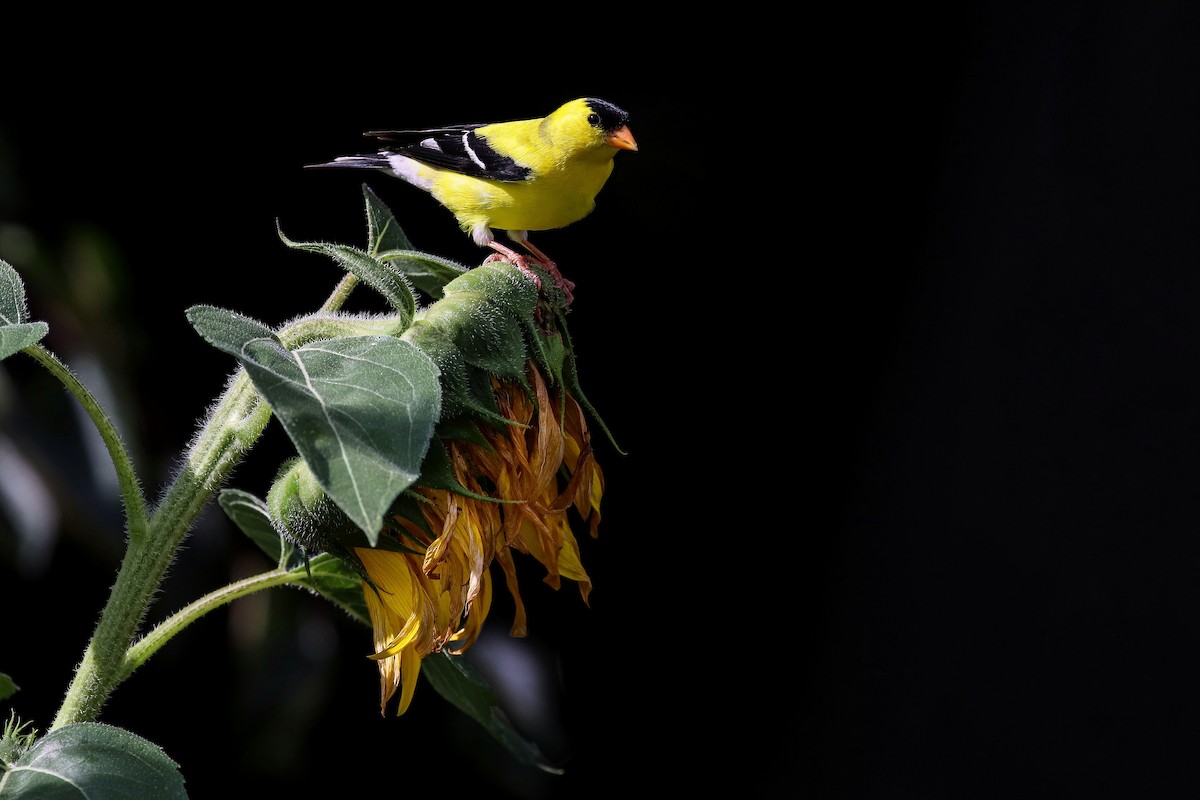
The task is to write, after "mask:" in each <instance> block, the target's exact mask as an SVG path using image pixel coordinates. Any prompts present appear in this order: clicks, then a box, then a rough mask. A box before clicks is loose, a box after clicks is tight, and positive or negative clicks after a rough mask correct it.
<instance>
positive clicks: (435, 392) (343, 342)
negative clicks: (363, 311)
mask: <svg viewBox="0 0 1200 800" xmlns="http://www.w3.org/2000/svg"><path fill="white" fill-rule="evenodd" d="M188 319H189V321H190V322H191V323H192V326H193V327H195V328H196V330H197V331H199V333H200V335H201V336H203V337H204V338H205V339H207V340H208V341H209V342H210V343H211V344H212V345H213V346H215V347H216V348H217V349H219V350H222V351H224V352H226V353H229V354H230V355H232V356H234V357H235V358H236V359H238V361H239V362H241V364H242V366H244V367H245V368H246V372H247V373H249V375H250V379H251V380H252V381H253V382H254V385H255V387H257V388H258V390H259V391H260V392H262V394H263V397H265V398H266V400H267V402H268V403H269V404H270V406H271V409H272V411H273V412H274V413H275V415H276V416H277V417H278V418H279V421H280V422H281V423H282V425H283V427H284V430H285V431H287V434H288V436H289V437H290V438H291V440H292V444H294V445H295V446H296V450H297V452H299V454H300V456H301V457H302V458H303V459H304V461H305V463H306V464H308V467H309V469H311V470H312V473H313V475H315V476H316V478H317V481H318V482H319V483H320V485H321V488H322V489H324V490H325V492H326V493H327V494H328V495H329V497H330V499H332V500H333V501H334V503H336V504H337V506H338V507H339V508H340V509H342V511H344V512H345V513H346V515H347V516H348V517H350V519H352V520H353V521H354V523H355V524H356V525H358V526H359V528H360V529H362V531H363V533H364V534H366V539H367V541H368V542H369V543H370V544H371V545H372V546H373V545H375V543H376V542H377V541H378V538H379V530H380V528H381V527H382V525H383V515H384V514H385V513H386V512H387V510H388V507H389V506H390V505H391V504H392V501H393V500H395V499H396V496H397V495H399V494H400V492H402V491H404V490H405V489H407V488H408V487H409V486H411V485H412V484H413V483H414V482H415V481H416V480H417V478H418V477H420V469H421V461H422V459H424V457H425V452H426V450H427V449H428V447H429V442H430V439H431V438H432V436H433V430H434V425H435V424H436V422H437V420H438V416H439V414H440V410H441V388H440V386H439V384H438V370H437V367H436V366H435V365H434V363H433V361H432V360H431V359H430V358H429V357H428V356H427V355H425V354H424V353H423V352H421V350H420V349H419V348H417V347H416V346H414V345H412V344H409V343H408V342H404V341H401V340H400V339H396V338H392V337H388V336H355V337H348V338H342V339H328V340H324V341H317V342H312V343H310V344H306V345H304V346H302V347H299V348H297V349H296V350H294V351H289V350H287V349H285V348H284V347H283V345H282V344H281V343H280V341H279V338H278V337H277V336H276V335H275V334H274V333H273V332H272V331H271V330H270V329H269V328H268V327H267V326H265V325H264V324H262V323H261V322H258V321H256V320H253V319H250V318H249V317H244V316H242V315H240V314H237V313H235V312H232V311H225V310H223V309H218V308H213V307H211V306H194V307H192V308H191V309H189V310H188Z"/></svg>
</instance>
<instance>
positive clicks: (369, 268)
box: [279, 231, 417, 320]
mask: <svg viewBox="0 0 1200 800" xmlns="http://www.w3.org/2000/svg"><path fill="white" fill-rule="evenodd" d="M279 238H280V239H282V240H283V243H284V244H286V245H287V246H288V247H291V248H293V249H295V250H308V251H309V252H312V253H321V254H322V255H326V256H329V257H330V258H332V259H333V260H334V261H336V262H337V263H338V264H340V265H341V266H342V267H343V268H345V269H346V270H347V271H349V272H351V273H353V274H355V275H357V276H358V277H359V278H361V279H362V280H363V282H365V283H366V284H367V285H368V286H370V287H371V288H372V289H374V290H375V291H377V292H379V293H380V294H381V295H383V297H384V299H386V300H387V301H388V303H390V304H391V306H392V308H394V309H396V310H397V311H399V312H400V313H401V314H403V315H404V316H405V319H406V320H411V319H412V317H413V314H415V313H416V310H417V301H416V299H415V298H414V297H413V293H412V288H411V287H410V286H409V285H408V280H407V279H406V278H405V277H404V276H403V275H402V274H401V273H400V271H399V270H397V269H394V268H392V267H391V266H389V265H387V264H385V263H384V262H382V261H380V260H378V259H376V258H374V257H372V256H371V255H370V254H368V253H365V252H363V251H362V250H359V249H357V248H354V247H350V246H349V245H344V244H329V243H328V242H293V241H292V240H291V239H289V238H287V237H286V236H284V235H283V231H279Z"/></svg>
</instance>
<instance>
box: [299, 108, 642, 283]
mask: <svg viewBox="0 0 1200 800" xmlns="http://www.w3.org/2000/svg"><path fill="white" fill-rule="evenodd" d="M628 120H629V115H628V114H627V113H626V112H625V111H623V110H621V109H620V108H618V107H617V106H615V105H613V104H612V103H609V102H608V101H606V100H600V99H598V98H595V97H585V98H579V99H577V100H571V101H570V102H568V103H564V104H563V105H561V106H559V107H558V108H557V109H556V110H554V111H553V112H551V113H550V114H549V115H548V116H545V117H541V118H538V119H523V120H514V121H510V122H493V123H490V124H482V123H480V124H469V125H452V126H448V127H444V128H426V129H424V130H412V131H368V132H367V133H365V134H364V136H368V137H371V138H373V139H377V140H379V141H380V142H381V143H382V146H381V147H380V149H379V151H378V152H377V153H372V154H368V155H355V156H342V157H340V158H336V159H334V160H333V161H330V162H327V163H324V164H312V165H310V166H313V167H350V168H355V169H378V170H384V171H387V172H390V173H391V174H393V175H396V176H397V177H400V178H403V179H404V180H405V181H407V182H408V183H411V184H412V185H413V186H416V187H418V188H420V189H424V190H425V191H427V192H429V194H431V195H433V197H434V199H436V200H437V201H438V202H439V203H441V204H442V205H443V206H445V207H446V208H448V209H449V210H450V211H451V212H453V214H454V216H455V218H456V219H457V220H458V224H459V226H460V227H461V228H462V229H463V230H464V231H465V232H466V233H468V234H470V236H471V238H472V239H474V240H475V242H476V244H478V245H480V246H482V247H490V248H491V249H493V250H495V251H496V253H495V254H493V255H492V256H489V257H488V259H487V261H493V260H497V259H503V260H507V261H510V262H511V263H513V264H514V265H515V266H517V267H518V268H519V269H521V270H523V271H524V272H525V273H527V274H528V275H530V276H531V277H533V278H534V280H535V281H537V276H536V275H535V274H534V273H533V272H532V271H530V269H529V267H528V265H527V263H526V261H525V258H524V257H523V256H521V255H520V254H518V253H516V252H515V251H513V250H512V249H510V248H508V247H506V246H505V245H503V244H501V243H499V242H497V241H496V238H495V234H494V230H502V231H505V232H507V234H508V236H509V238H510V239H512V240H513V241H514V242H517V243H519V244H520V245H521V246H522V247H524V248H525V249H526V250H528V251H529V252H530V253H532V254H533V256H534V257H535V259H536V260H537V262H538V263H539V264H540V265H541V266H542V267H543V268H545V269H546V270H547V271H548V272H549V273H550V274H551V275H553V276H554V279H555V281H556V282H557V284H558V286H559V287H560V288H561V289H562V290H563V293H564V294H565V296H566V300H567V302H568V303H570V302H571V301H572V299H573V297H572V294H571V290H572V289H573V288H574V284H573V283H571V282H570V281H568V280H566V279H565V278H563V276H562V274H561V273H560V272H559V271H558V267H557V266H556V265H555V264H554V262H553V261H551V260H550V259H549V258H548V257H547V256H546V254H545V253H543V252H542V251H541V250H539V249H538V248H536V247H534V245H533V244H532V243H531V242H530V241H529V232H530V231H544V230H549V229H551V228H562V227H565V226H567V225H570V224H571V223H573V222H577V221H579V220H581V219H583V218H584V217H585V216H587V215H588V214H589V213H591V211H592V209H594V208H595V207H596V195H597V194H598V193H599V191H600V189H601V188H602V187H603V186H604V184H605V182H606V181H607V180H608V176H609V175H611V174H612V170H613V157H614V156H615V155H616V154H617V151H618V150H637V149H638V147H637V142H636V141H634V138H633V134H632V133H630V131H629V125H628ZM539 285H540V282H539Z"/></svg>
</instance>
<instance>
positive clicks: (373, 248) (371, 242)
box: [362, 183, 413, 257]
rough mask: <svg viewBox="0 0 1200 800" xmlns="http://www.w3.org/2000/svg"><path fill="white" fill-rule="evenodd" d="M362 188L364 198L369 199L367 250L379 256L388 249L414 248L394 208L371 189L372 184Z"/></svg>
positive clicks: (364, 185)
mask: <svg viewBox="0 0 1200 800" xmlns="http://www.w3.org/2000/svg"><path fill="white" fill-rule="evenodd" d="M362 190H363V198H364V199H366V201H367V250H369V251H370V253H371V255H373V256H376V257H378V256H379V254H380V253H383V252H385V251H387V250H412V249H413V246H412V242H410V241H409V240H408V236H406V235H405V233H404V229H403V228H401V227H400V223H399V222H397V221H396V216H395V215H394V214H392V210H391V209H390V208H388V207H387V206H386V205H384V202H383V201H382V200H380V199H379V195H377V194H375V192H373V191H371V187H370V186H367V185H366V184H365V183H364V184H363V187H362Z"/></svg>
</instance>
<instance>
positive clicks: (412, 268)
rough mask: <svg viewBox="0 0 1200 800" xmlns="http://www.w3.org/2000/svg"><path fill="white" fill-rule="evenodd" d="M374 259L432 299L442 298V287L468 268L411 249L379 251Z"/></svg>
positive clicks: (446, 259)
mask: <svg viewBox="0 0 1200 800" xmlns="http://www.w3.org/2000/svg"><path fill="white" fill-rule="evenodd" d="M375 257H376V258H378V259H379V260H380V261H383V262H385V263H387V264H391V265H392V266H393V267H395V268H396V269H398V270H399V271H400V272H401V273H403V274H404V277H406V278H408V280H409V281H410V282H411V283H412V285H413V286H416V287H417V288H418V289H420V290H421V291H422V292H424V293H425V294H427V295H429V296H430V297H433V298H439V297H442V296H443V294H444V292H443V287H444V286H445V285H446V284H447V283H449V282H450V281H452V280H454V279H455V278H457V277H459V276H460V275H462V274H464V273H466V272H467V271H468V270H469V267H466V266H464V265H462V264H459V263H458V262H456V261H451V260H450V259H448V258H442V257H441V256H435V255H433V254H432V253H422V252H418V251H416V250H411V249H408V250H381V251H380V252H378V253H377V254H376V255H375Z"/></svg>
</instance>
